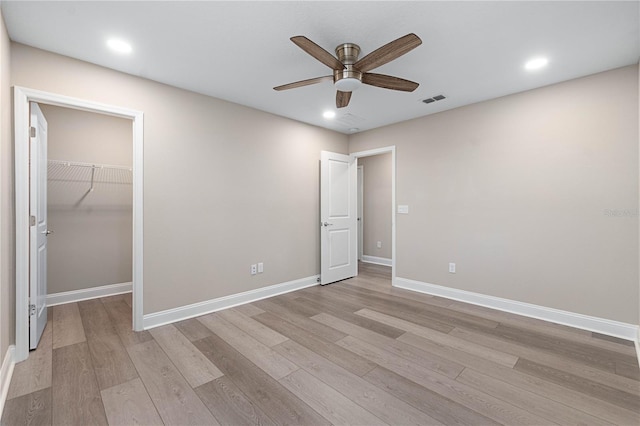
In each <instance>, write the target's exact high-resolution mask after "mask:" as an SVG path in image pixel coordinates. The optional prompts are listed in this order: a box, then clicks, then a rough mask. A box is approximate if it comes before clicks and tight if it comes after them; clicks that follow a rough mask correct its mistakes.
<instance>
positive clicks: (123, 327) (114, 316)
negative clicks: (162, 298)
mask: <svg viewBox="0 0 640 426" xmlns="http://www.w3.org/2000/svg"><path fill="white" fill-rule="evenodd" d="M103 305H104V307H105V309H106V310H107V313H108V314H109V318H111V322H112V323H113V326H114V327H115V329H116V331H117V332H118V335H119V336H120V339H122V344H124V346H125V348H126V347H128V346H131V345H136V344H138V343H143V342H148V341H150V340H152V339H153V337H151V334H150V333H149V332H148V331H133V326H132V324H133V323H132V319H131V307H130V306H129V305H127V304H126V303H125V302H124V301H122V300H118V301H116V302H109V303H103Z"/></svg>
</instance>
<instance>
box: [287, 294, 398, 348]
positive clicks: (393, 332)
mask: <svg viewBox="0 0 640 426" xmlns="http://www.w3.org/2000/svg"><path fill="white" fill-rule="evenodd" d="M296 302H299V303H302V304H306V305H309V306H315V307H317V308H318V309H319V310H321V312H323V313H328V314H331V315H333V316H335V317H336V318H340V319H343V320H345V321H348V322H350V323H352V324H356V325H359V326H360V327H362V328H366V329H368V330H371V331H374V332H376V333H378V334H382V335H383V336H387V337H390V338H392V339H395V338H396V337H399V336H401V335H402V334H403V333H404V330H400V329H399V328H396V327H392V326H390V325H387V324H383V323H381V322H379V321H375V320H372V319H370V318H365V317H363V316H359V315H356V314H355V313H354V312H356V311H357V310H359V309H358V306H355V307H354V308H355V310H353V311H351V310H349V311H346V310H343V309H342V308H340V307H339V306H338V305H337V303H338V301H336V300H334V301H331V302H327V301H323V300H319V299H315V300H311V299H307V298H304V297H301V298H297V299H296Z"/></svg>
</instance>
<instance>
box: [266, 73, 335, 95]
mask: <svg viewBox="0 0 640 426" xmlns="http://www.w3.org/2000/svg"><path fill="white" fill-rule="evenodd" d="M323 81H333V77H332V76H330V75H326V76H324V77H316V78H310V79H308V80H301V81H296V82H294V83H289V84H283V85H282V86H278V87H274V88H273V90H278V91H280V90H288V89H295V88H296V87H303V86H309V85H310V84H316V83H322V82H323Z"/></svg>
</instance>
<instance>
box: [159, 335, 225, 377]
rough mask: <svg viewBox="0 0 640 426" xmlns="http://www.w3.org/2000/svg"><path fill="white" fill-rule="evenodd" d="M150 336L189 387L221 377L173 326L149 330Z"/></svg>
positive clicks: (209, 362) (219, 372) (215, 368)
mask: <svg viewBox="0 0 640 426" xmlns="http://www.w3.org/2000/svg"><path fill="white" fill-rule="evenodd" d="M151 335H152V336H153V338H154V339H155V341H156V342H157V343H158V344H159V345H160V347H161V348H162V350H164V352H165V353H166V354H167V356H168V357H169V359H170V360H171V361H172V362H173V364H174V365H175V366H176V367H177V368H178V370H179V371H180V373H182V375H183V376H184V378H185V379H187V382H189V384H190V385H191V387H193V388H195V387H198V386H200V385H203V384H205V383H207V382H210V381H211V380H213V379H217V378H218V377H220V376H222V372H221V371H220V370H219V369H218V367H216V366H215V365H213V363H211V361H209V359H208V358H207V357H205V356H204V355H202V352H200V351H199V350H198V349H197V348H196V347H195V346H193V343H191V342H190V341H189V339H187V338H186V337H184V335H183V334H182V333H180V331H178V329H177V328H176V327H174V326H173V325H171V324H168V325H164V326H162V327H156V328H154V329H152V330H151Z"/></svg>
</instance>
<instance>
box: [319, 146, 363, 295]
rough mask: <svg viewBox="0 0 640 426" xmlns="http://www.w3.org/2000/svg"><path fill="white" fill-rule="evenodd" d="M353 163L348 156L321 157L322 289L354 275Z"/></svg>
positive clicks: (329, 155)
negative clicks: (326, 285) (325, 285)
mask: <svg viewBox="0 0 640 426" xmlns="http://www.w3.org/2000/svg"><path fill="white" fill-rule="evenodd" d="M355 162H356V160H355V159H352V158H350V157H349V156H348V155H344V154H337V153H333V152H327V151H322V153H321V167H320V168H321V171H320V181H321V183H320V220H321V222H320V227H321V238H320V241H321V243H320V245H321V262H320V264H321V278H320V283H321V284H323V285H324V284H329V283H332V282H335V281H339V280H343V279H346V278H350V277H353V276H356V275H357V274H358V259H357V238H358V231H357V200H356V195H357V193H356V192H357V182H356V181H357V168H356V163H355Z"/></svg>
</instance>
